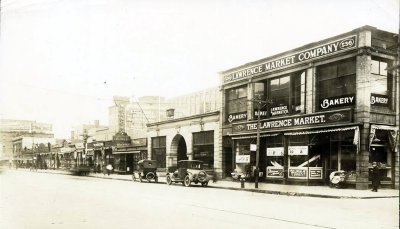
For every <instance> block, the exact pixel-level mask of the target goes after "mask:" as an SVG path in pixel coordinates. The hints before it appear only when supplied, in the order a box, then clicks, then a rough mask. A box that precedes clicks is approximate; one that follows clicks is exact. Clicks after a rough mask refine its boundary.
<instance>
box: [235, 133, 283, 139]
mask: <svg viewBox="0 0 400 229" xmlns="http://www.w3.org/2000/svg"><path fill="white" fill-rule="evenodd" d="M277 135H279V134H260V137H271V136H277ZM231 137H232V139H249V138H257V135H254V134H251V135H240V136H235V135H231Z"/></svg>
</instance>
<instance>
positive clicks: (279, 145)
mask: <svg viewBox="0 0 400 229" xmlns="http://www.w3.org/2000/svg"><path fill="white" fill-rule="evenodd" d="M266 142H267V143H266V147H267V150H266V152H267V160H266V161H267V168H266V171H267V177H268V178H283V174H284V147H283V135H277V136H272V137H267V140H266Z"/></svg>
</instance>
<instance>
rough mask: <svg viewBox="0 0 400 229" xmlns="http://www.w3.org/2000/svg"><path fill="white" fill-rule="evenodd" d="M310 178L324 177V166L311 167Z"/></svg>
mask: <svg viewBox="0 0 400 229" xmlns="http://www.w3.org/2000/svg"><path fill="white" fill-rule="evenodd" d="M309 179H322V167H316V168H314V167H310V168H309Z"/></svg>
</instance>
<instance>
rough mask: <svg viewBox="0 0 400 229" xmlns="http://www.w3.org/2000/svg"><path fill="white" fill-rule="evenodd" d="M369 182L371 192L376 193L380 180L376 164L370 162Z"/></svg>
mask: <svg viewBox="0 0 400 229" xmlns="http://www.w3.org/2000/svg"><path fill="white" fill-rule="evenodd" d="M371 180H372V190H371V191H373V192H377V191H378V188H379V184H380V179H379V168H378V165H377V164H376V162H372V171H371Z"/></svg>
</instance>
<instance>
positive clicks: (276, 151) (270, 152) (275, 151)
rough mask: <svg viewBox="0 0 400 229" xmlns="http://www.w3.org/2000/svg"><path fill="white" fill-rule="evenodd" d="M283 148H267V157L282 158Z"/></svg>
mask: <svg viewBox="0 0 400 229" xmlns="http://www.w3.org/2000/svg"><path fill="white" fill-rule="evenodd" d="M283 152H284V150H283V147H271V148H267V157H274V156H283Z"/></svg>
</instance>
